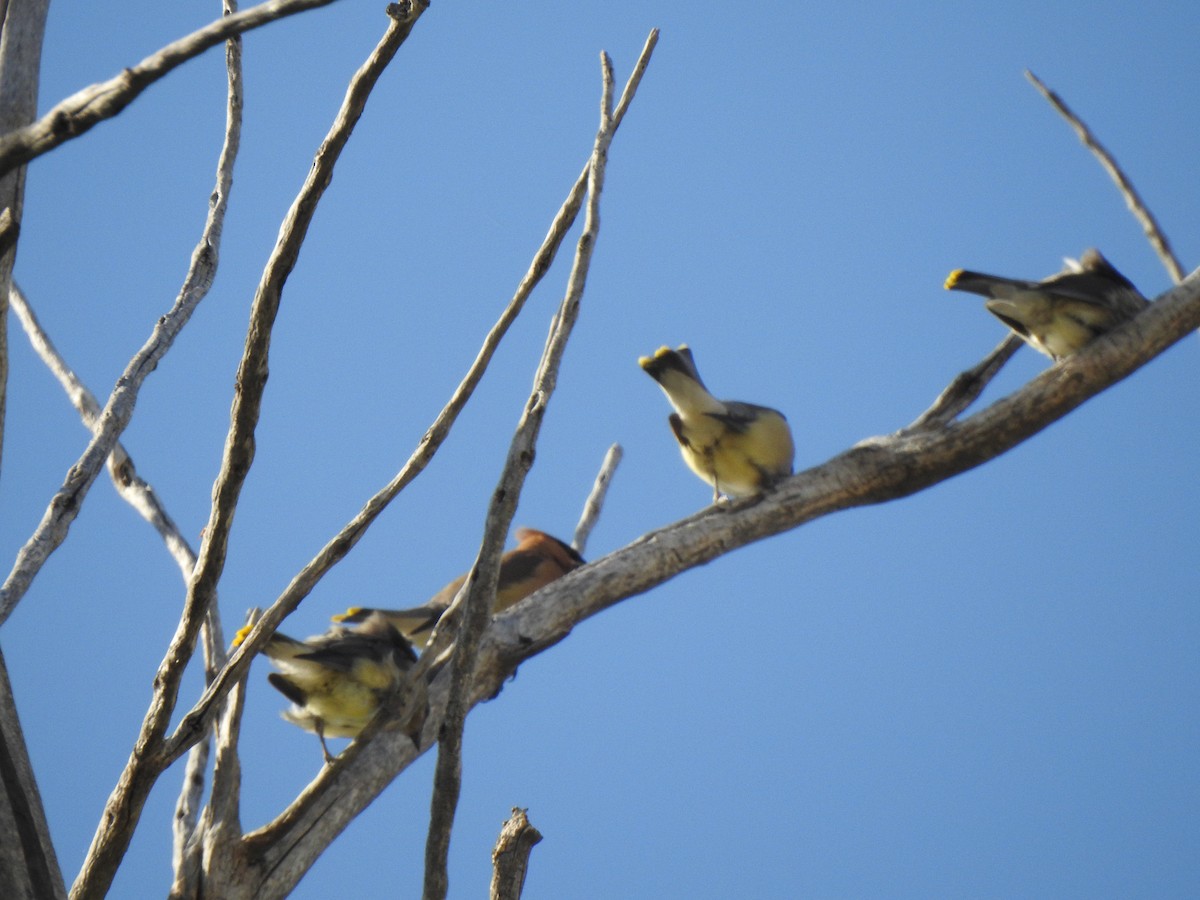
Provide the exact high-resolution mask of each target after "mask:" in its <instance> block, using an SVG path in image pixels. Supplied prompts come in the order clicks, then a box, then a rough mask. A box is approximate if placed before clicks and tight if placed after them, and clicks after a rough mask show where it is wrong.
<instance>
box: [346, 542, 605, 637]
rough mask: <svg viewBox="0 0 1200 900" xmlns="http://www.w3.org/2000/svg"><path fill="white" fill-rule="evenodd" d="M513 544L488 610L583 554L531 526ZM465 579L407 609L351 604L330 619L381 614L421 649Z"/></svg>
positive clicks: (575, 564)
mask: <svg viewBox="0 0 1200 900" xmlns="http://www.w3.org/2000/svg"><path fill="white" fill-rule="evenodd" d="M516 534H517V546H516V547H515V548H514V549H512V550H509V551H508V552H507V553H505V554H504V555H503V556H502V557H501V558H500V576H499V581H498V582H497V584H496V602H495V603H493V604H492V612H493V613H498V612H502V611H504V610H506V609H508V608H509V607H510V606H513V605H514V604H515V603H516V602H517V601H519V600H523V599H525V598H526V597H528V596H529V595H530V594H532V593H533V592H534V591H536V590H538V589H539V588H542V587H545V586H546V585H548V584H549V583H550V582H552V581H554V580H555V579H556V578H561V577H562V576H563V575H566V574H567V573H568V572H570V571H571V570H572V569H577V568H579V567H580V566H582V565H583V564H584V560H583V557H582V556H580V555H579V554H578V553H576V552H575V550H574V549H572V547H571V546H570V545H568V544H564V543H563V542H562V541H560V540H559V539H558V538H556V537H551V536H550V535H548V534H546V533H545V532H544V531H537V530H536V529H533V528H518V529H517V532H516ZM466 580H467V576H466V575H460V576H459V577H458V578H455V579H454V580H453V581H452V582H450V583H449V584H448V585H446V586H445V587H444V588H442V589H441V590H440V591H438V592H437V593H436V594H434V595H433V596H432V597H430V598H429V599H428V600H426V601H425V602H424V603H423V604H421V605H420V606H414V607H412V608H411V609H369V608H364V607H361V606H354V607H351V608H350V609H348V610H346V611H345V612H344V613H342V614H341V615H338V616H334V617H333V621H335V622H341V623H343V624H346V625H355V624H357V623H358V622H361V621H364V620H366V619H369V618H370V617H372V616H382V617H383V618H384V619H386V620H387V621H388V622H389V623H391V625H392V626H393V627H394V628H395V629H396V630H397V631H399V632H400V633H401V634H402V635H404V637H405V638H406V639H408V640H409V641H411V642H412V643H413V646H415V647H418V648H420V649H422V650H424V649H425V647H426V645H427V644H428V643H429V635H430V634H431V633H432V632H433V626H435V625H436V624H437V623H438V620H439V619H440V618H441V617H442V615H443V614H444V613H445V612H446V610H447V609H449V607H450V604H451V603H452V602H453V600H454V597H455V596H456V595H457V594H458V591H459V589H460V588H461V587H462V586H463V583H464V582H465V581H466Z"/></svg>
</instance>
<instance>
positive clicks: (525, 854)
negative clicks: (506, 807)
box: [489, 807, 542, 900]
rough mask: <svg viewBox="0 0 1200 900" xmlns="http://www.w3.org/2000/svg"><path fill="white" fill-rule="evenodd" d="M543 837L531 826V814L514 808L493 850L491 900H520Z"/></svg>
mask: <svg viewBox="0 0 1200 900" xmlns="http://www.w3.org/2000/svg"><path fill="white" fill-rule="evenodd" d="M541 840H542V833H541V832H540V831H538V830H537V829H536V828H534V827H533V826H532V825H530V824H529V810H526V809H517V808H516V807H514V808H513V811H512V815H511V816H509V818H508V821H507V822H505V823H504V827H503V828H501V829H500V837H499V838H498V839H497V840H496V846H495V848H494V849H493V850H492V889H491V893H490V894H489V900H521V892H522V891H523V890H524V889H525V873H526V872H527V871H528V870H529V854H530V853H532V852H533V848H534V846H535V845H536V844H538V843H540V842H541Z"/></svg>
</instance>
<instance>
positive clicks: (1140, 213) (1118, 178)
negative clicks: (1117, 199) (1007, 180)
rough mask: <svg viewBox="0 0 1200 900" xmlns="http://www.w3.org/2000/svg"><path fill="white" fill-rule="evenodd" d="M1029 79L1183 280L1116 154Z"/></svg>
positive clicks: (1163, 236) (1058, 100)
mask: <svg viewBox="0 0 1200 900" xmlns="http://www.w3.org/2000/svg"><path fill="white" fill-rule="evenodd" d="M1025 77H1026V78H1028V79H1029V82H1030V83H1031V84H1032V85H1033V86H1034V87H1035V88H1037V89H1038V92H1039V93H1040V94H1041V95H1042V96H1043V97H1045V98H1046V100H1047V101H1048V102H1049V103H1050V105H1051V106H1053V107H1054V108H1055V109H1056V110H1058V114H1059V115H1061V116H1062V117H1063V118H1064V119H1066V120H1067V124H1069V125H1070V126H1071V128H1073V129H1074V130H1075V134H1076V135H1078V136H1079V140H1080V141H1081V142H1082V143H1083V145H1084V146H1085V147H1087V148H1088V149H1089V150H1091V151H1092V153H1093V154H1094V155H1095V157H1096V159H1098V160H1100V165H1101V166H1103V167H1104V170H1105V171H1106V172H1108V174H1109V177H1110V178H1112V180H1113V181H1114V182H1116V185H1117V190H1119V191H1120V192H1121V196H1122V197H1124V198H1125V204H1126V205H1127V206H1128V207H1129V211H1130V212H1131V213H1133V217H1134V218H1135V219H1137V220H1138V222H1140V223H1141V226H1142V230H1143V231H1145V232H1146V237H1147V238H1148V239H1149V240H1150V246H1151V247H1153V248H1154V251H1155V252H1156V253H1157V254H1158V258H1159V259H1160V260H1162V264H1163V265H1164V266H1166V269H1167V273H1168V274H1169V275H1170V276H1171V280H1172V281H1174V282H1176V283H1179V282H1180V281H1182V280H1183V266H1182V265H1180V263H1179V259H1178V257H1176V256H1175V251H1174V250H1172V249H1171V244H1170V242H1169V241H1168V240H1167V236H1166V234H1164V233H1163V230H1162V228H1161V227H1159V224H1158V220H1157V219H1156V218H1154V213H1152V212H1150V208H1149V207H1148V206H1146V204H1145V202H1144V201H1143V200H1142V197H1141V195H1140V194H1139V193H1138V192H1137V189H1136V188H1134V186H1133V182H1132V181H1130V180H1129V178H1128V177H1127V176H1126V175H1125V172H1124V170H1123V169H1122V168H1121V167H1120V166H1119V165H1118V164H1117V161H1116V159H1115V158H1114V157H1113V155H1112V154H1111V153H1109V152H1108V150H1106V149H1105V148H1104V145H1103V144H1101V143H1100V142H1099V141H1098V140H1096V136H1095V135H1094V134H1092V131H1091V129H1090V128H1088V127H1087V125H1085V124H1084V122H1083V120H1082V119H1080V118H1079V116H1077V115H1075V113H1073V112H1072V111H1071V108H1070V107H1069V106H1067V104H1066V103H1064V102H1063V99H1062V98H1061V97H1060V96H1058V94H1056V93H1055V92H1054V91H1052V90H1050V88H1048V87H1046V85H1045V84H1043V83H1042V80H1041V79H1040V78H1038V77H1037V76H1036V75H1034V74H1033V72H1031V71H1029V69H1026V70H1025Z"/></svg>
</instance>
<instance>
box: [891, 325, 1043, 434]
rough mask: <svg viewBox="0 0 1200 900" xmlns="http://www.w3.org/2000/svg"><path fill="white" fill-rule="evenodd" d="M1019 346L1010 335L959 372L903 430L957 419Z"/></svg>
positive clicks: (943, 423) (1015, 338) (1016, 339)
mask: <svg viewBox="0 0 1200 900" xmlns="http://www.w3.org/2000/svg"><path fill="white" fill-rule="evenodd" d="M1022 343H1024V342H1023V341H1022V340H1021V339H1020V338H1019V337H1017V336H1016V335H1015V334H1010V335H1009V336H1008V337H1006V338H1005V339H1004V340H1003V341H1001V342H1000V343H999V344H998V345H997V346H996V349H995V350H993V351H992V352H991V353H989V354H988V355H987V356H985V357H984V358H983V359H982V360H981V361H980V362H978V363H976V364H975V365H974V366H972V367H971V368H970V369H967V370H966V371H965V372H960V373H959V374H958V375H957V376H956V377H955V379H954V380H953V381H952V382H950V384H948V385H947V386H946V389H945V390H944V391H942V393H941V394H939V395H938V398H937V399H936V400H935V401H934V402H933V405H932V406H931V407H929V409H927V410H925V412H923V413H921V415H919V416H918V417H917V418H916V420H915V421H914V422H913V423H912V424H911V425H909V426H908V428H906V429H905V430H906V431H908V430H915V429H918V428H930V427H932V426H938V425H945V424H946V423H947V422H951V421H953V420H954V419H956V418H958V416H959V415H961V414H962V412H963V410H965V409H966V408H967V407H968V406H970V405H971V404H972V403H974V402H975V400H976V399H977V398H978V397H979V395H980V394H982V393H983V390H984V388H986V387H987V386H988V385H989V384H990V383H991V381H992V379H993V378H995V377H996V375H997V374H999V372H1000V370H1001V369H1002V368H1003V367H1004V364H1005V363H1006V362H1008V361H1009V360H1010V359H1012V356H1013V354H1014V353H1016V352H1017V351H1018V350H1019V349H1021V345H1022Z"/></svg>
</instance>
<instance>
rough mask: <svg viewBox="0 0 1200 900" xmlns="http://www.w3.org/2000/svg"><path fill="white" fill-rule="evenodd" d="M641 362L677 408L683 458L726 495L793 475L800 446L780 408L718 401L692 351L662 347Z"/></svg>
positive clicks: (674, 417)
mask: <svg viewBox="0 0 1200 900" xmlns="http://www.w3.org/2000/svg"><path fill="white" fill-rule="evenodd" d="M638 365H640V366H641V367H642V368H643V369H645V370H646V374H648V375H649V376H650V377H651V378H653V379H654V380H655V381H657V382H658V386H659V387H661V388H662V389H663V393H664V394H666V395H667V399H668V400H669V401H671V406H673V407H674V408H675V412H674V413H672V414H671V416H670V417H669V418H668V419H667V421H668V422H670V423H671V430H672V431H673V432H675V439H676V440H677V441H679V449H680V451H681V452H682V453H683V461H684V462H686V463H687V464H688V467H689V468H690V469H691V470H692V471H693V472H695V473H696V474H697V475H699V476H700V477H701V478H702V479H703V480H704V481H707V482H708V483H709V484H711V485H712V488H713V502H714V503H716V502H717V500H718V499H719V497H720V495H721V494H725V495H726V496H728V497H750V496H752V495H754V494H759V493H762V491H764V490H766V489H767V488H768V487H770V486H771V485H772V484H774V483H775V482H777V481H779V480H780V479H782V478H786V477H787V476H789V475H791V474H792V459H793V457H794V456H795V453H796V448H795V446H794V445H793V443H792V431H791V429H790V428H788V423H787V419H785V418H784V416H783V413H781V412H779V411H778V410H774V409H770V408H769V407H766V406H756V405H755V404H753V403H739V402H737V401H735V400H718V399H717V398H716V397H714V396H713V395H712V394H710V393H709V392H708V389H707V388H705V387H704V382H703V381H701V380H700V373H699V372H697V371H696V363H695V361H694V360H693V359H692V351H691V350H690V349H689V348H688V345H687V344H682V345H680V347H679V349H678V350H672V349H671V348H670V347H660V348H659V349H658V350H657V351H655V353H654V355H653V356H643V357H642V358H641V359H639V360H638Z"/></svg>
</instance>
